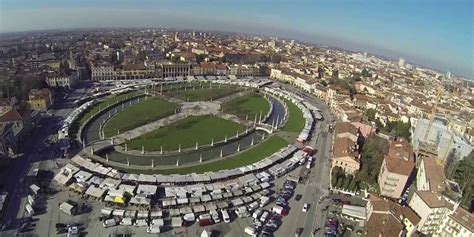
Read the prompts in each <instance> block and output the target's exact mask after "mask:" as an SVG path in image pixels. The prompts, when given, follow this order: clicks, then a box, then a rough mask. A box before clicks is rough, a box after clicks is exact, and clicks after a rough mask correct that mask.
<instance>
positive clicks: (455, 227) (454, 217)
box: [433, 207, 474, 237]
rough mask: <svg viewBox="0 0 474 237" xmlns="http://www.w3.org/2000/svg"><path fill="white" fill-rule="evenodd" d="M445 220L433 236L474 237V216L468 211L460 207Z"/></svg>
mask: <svg viewBox="0 0 474 237" xmlns="http://www.w3.org/2000/svg"><path fill="white" fill-rule="evenodd" d="M443 220H444V221H443V222H442V224H441V226H440V227H439V228H438V231H437V232H436V233H434V234H433V236H439V237H443V236H451V237H474V215H473V214H472V213H470V212H469V211H468V210H466V209H464V208H462V207H458V208H456V210H455V211H453V212H452V213H451V214H449V215H448V216H447V217H446V218H443Z"/></svg>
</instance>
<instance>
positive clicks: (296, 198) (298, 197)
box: [295, 194, 303, 201]
mask: <svg viewBox="0 0 474 237" xmlns="http://www.w3.org/2000/svg"><path fill="white" fill-rule="evenodd" d="M302 197H303V195H301V194H297V195H296V196H295V200H296V201H299V200H301V198H302Z"/></svg>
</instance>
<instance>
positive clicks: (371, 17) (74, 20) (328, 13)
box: [0, 0, 474, 79]
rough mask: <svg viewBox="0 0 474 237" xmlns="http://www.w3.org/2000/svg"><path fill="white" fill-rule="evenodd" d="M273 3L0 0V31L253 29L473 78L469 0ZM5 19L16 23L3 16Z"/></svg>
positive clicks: (244, 30) (253, 32)
mask: <svg viewBox="0 0 474 237" xmlns="http://www.w3.org/2000/svg"><path fill="white" fill-rule="evenodd" d="M272 3H274V2H273V1H272ZM276 3H277V4H272V5H271V6H272V7H268V6H269V4H270V2H269V1H266V0H262V1H256V2H254V1H252V2H251V1H247V0H245V1H239V2H238V3H235V2H228V1H223V2H221V1H203V0H198V1H167V0H166V1H148V0H146V1H140V2H136V1H127V0H119V1H114V3H113V4H111V3H110V1H101V2H92V1H89V0H86V1H81V2H75V1H57V0H48V1H41V2H37V1H31V0H21V1H11V0H2V1H0V4H1V5H0V9H1V12H2V14H1V15H2V17H1V22H0V31H1V32H14V31H28V30H35V29H41V30H42V29H58V28H79V27H170V28H193V29H201V30H217V31H232V32H242V33H251V34H255V33H259V34H265V35H269V36H277V37H287V38H294V39H297V40H304V41H307V42H314V43H320V44H325V45H328V46H334V47H340V48H344V49H348V50H355V51H361V52H362V51H367V52H369V53H372V54H376V55H381V56H386V57H390V58H400V57H402V58H405V59H406V61H408V62H412V63H415V64H417V65H422V66H427V67H431V68H435V69H437V70H440V71H442V72H447V71H450V72H453V73H454V74H457V75H462V76H465V77H468V78H471V79H472V78H473V75H474V67H473V62H474V60H473V55H474V47H473V43H472V42H473V39H472V32H473V25H472V7H473V6H472V2H470V1H464V0H458V1H450V2H448V1H442V0H439V1H429V2H428V1H424V0H419V1H414V2H412V1H410V2H408V1H399V2H397V3H396V4H395V3H394V2H392V1H372V0H370V1H359V0H354V1H336V2H329V1H316V2H310V1H305V0H303V1H296V4H293V3H292V2H289V1H277V2H276ZM427 3H429V4H427ZM18 15H22V16H26V17H17V16H18ZM84 15H87V16H88V17H87V18H85V17H84ZM124 16H127V17H124ZM12 18H15V21H11V20H8V19H12Z"/></svg>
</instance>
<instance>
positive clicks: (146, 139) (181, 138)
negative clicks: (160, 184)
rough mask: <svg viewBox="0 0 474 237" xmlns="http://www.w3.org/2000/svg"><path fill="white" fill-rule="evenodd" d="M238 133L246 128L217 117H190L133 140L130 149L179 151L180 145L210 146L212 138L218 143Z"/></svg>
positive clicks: (184, 146)
mask: <svg viewBox="0 0 474 237" xmlns="http://www.w3.org/2000/svg"><path fill="white" fill-rule="evenodd" d="M237 131H239V132H242V131H245V127H244V126H243V125H240V124H237V123H234V122H232V121H229V120H225V119H222V118H220V117H216V116H199V117H189V118H185V119H182V120H179V121H177V122H175V123H173V124H170V125H168V126H165V127H162V128H160V129H157V130H155V131H153V132H150V133H147V134H144V135H142V136H140V137H138V138H136V139H133V140H131V141H130V142H129V143H128V148H129V149H133V150H141V149H142V145H143V146H145V150H147V151H157V150H160V146H163V150H178V147H179V144H181V148H182V149H184V148H190V147H195V146H196V142H198V143H199V144H200V145H205V144H210V143H211V141H212V138H214V142H217V141H220V140H224V137H225V136H226V135H227V137H228V138H231V137H233V136H235V134H236V133H237Z"/></svg>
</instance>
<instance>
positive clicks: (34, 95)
mask: <svg viewBox="0 0 474 237" xmlns="http://www.w3.org/2000/svg"><path fill="white" fill-rule="evenodd" d="M28 103H29V104H30V106H31V109H36V110H40V111H46V110H48V108H49V107H50V106H51V105H53V95H52V93H51V91H50V90H49V89H47V88H43V89H41V90H36V89H32V90H31V91H30V95H29V96H28Z"/></svg>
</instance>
